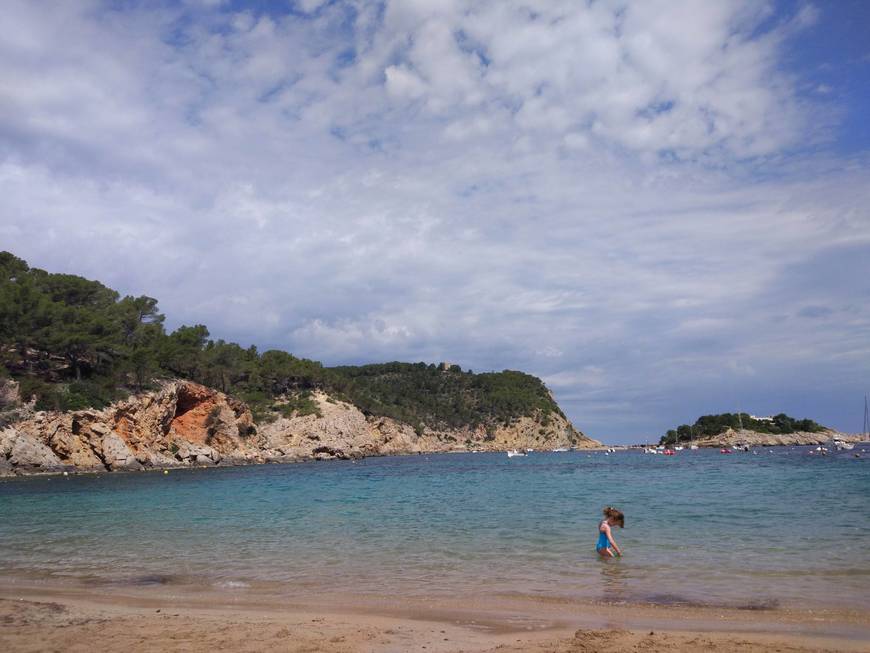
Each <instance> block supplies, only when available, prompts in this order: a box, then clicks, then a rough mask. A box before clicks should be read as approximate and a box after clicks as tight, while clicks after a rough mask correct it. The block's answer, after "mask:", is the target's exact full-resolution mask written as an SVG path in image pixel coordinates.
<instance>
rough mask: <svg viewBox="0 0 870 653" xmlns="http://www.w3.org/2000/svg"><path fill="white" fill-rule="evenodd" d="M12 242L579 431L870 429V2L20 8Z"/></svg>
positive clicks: (1, 155)
mask: <svg viewBox="0 0 870 653" xmlns="http://www.w3.org/2000/svg"><path fill="white" fill-rule="evenodd" d="M2 14H3V15H2V20H0V249H6V250H9V251H12V252H13V253H15V254H16V255H18V256H20V257H22V258H24V259H25V260H26V261H28V263H30V264H31V265H32V266H35V267H40V268H43V269H47V270H49V271H53V272H69V273H74V274H80V275H82V276H86V277H88V278H93V279H99V280H100V281H102V282H104V283H105V284H107V285H109V286H111V287H113V288H115V289H117V290H119V291H120V292H122V293H124V294H134V295H139V294H146V295H149V296H152V297H156V298H157V299H158V300H159V302H160V307H161V309H162V311H163V312H164V313H165V314H166V315H167V326H169V327H171V328H175V327H177V326H179V325H181V324H196V323H203V324H206V325H208V327H209V329H210V331H211V334H212V337H214V338H223V339H226V340H231V341H236V342H239V343H240V344H242V345H244V346H248V345H251V344H255V345H257V346H258V347H259V348H260V350H265V349H268V348H281V349H286V350H288V351H290V352H292V353H294V354H295V355H298V356H304V357H309V358H314V359H317V360H321V361H323V362H324V363H326V364H358V363H368V362H381V361H390V360H403V361H412V362H415V361H421V360H422V361H427V362H440V361H450V362H452V363H456V364H459V365H461V366H462V367H463V369H472V370H474V371H475V372H478V371H489V370H502V369H519V370H524V371H527V372H529V373H532V374H535V375H537V376H540V377H541V378H542V379H544V381H545V382H546V383H547V385H548V387H549V388H550V389H551V390H552V391H553V393H554V394H555V396H556V398H557V400H558V401H559V404H560V405H561V406H562V408H563V409H564V411H565V412H566V413H567V415H568V416H569V417H570V418H571V419H572V421H573V422H574V424H575V426H576V427H577V428H578V429H580V430H582V431H583V432H585V433H587V434H588V435H591V436H593V437H596V438H598V439H602V440H604V441H607V442H613V443H623V442H639V441H646V440H649V441H652V440H655V439H657V438H658V437H659V436H660V435H661V434H662V433H663V432H664V431H665V430H666V429H668V428H671V427H673V426H675V425H678V424H682V423H690V422H692V421H694V420H695V418H697V417H698V416H699V415H702V414H709V413H720V412H735V411H738V410H739V411H743V412H749V413H754V414H757V415H767V414H773V413H778V412H786V413H788V414H790V415H793V416H796V417H810V418H813V419H816V420H817V421H819V422H821V423H823V424H826V425H829V426H832V427H835V428H838V429H842V430H845V431H847V432H857V431H860V429H861V426H862V418H863V401H864V399H863V398H864V394H865V393H866V392H870V120H868V119H867V116H868V114H870V3H867V2H862V1H860V0H856V1H848V0H843V1H841V2H833V1H832V2H814V3H810V2H738V1H734V0H719V1H717V2H707V1H706V0H698V1H694V2H674V1H671V0H662V1H658V0H644V1H643V2H623V1H595V0H593V1H590V2H580V1H578V0H554V1H538V2H533V3H526V2H517V1H515V0H492V1H491V0H475V1H473V2H464V1H460V0H403V1H395V0H389V1H387V2H363V1H356V0H328V1H324V0H297V1H290V0H286V1H285V0H272V1H268V2H267V1H265V0H261V1H258V2H242V1H241V0H236V1H231V2H221V1H219V0H200V1H193V0H190V1H187V2H180V1H178V2H144V1H142V2H134V1H123V0H116V1H114V2H97V1H93V0H78V1H76V2H65V1H57V2H46V1H43V0H20V1H19V0H5V1H4V3H3V7H2Z"/></svg>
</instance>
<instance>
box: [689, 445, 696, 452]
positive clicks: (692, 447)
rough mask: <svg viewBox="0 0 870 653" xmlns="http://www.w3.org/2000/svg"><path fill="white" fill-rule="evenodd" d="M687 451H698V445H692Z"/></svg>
mask: <svg viewBox="0 0 870 653" xmlns="http://www.w3.org/2000/svg"><path fill="white" fill-rule="evenodd" d="M689 449H691V450H692V451H697V450H698V445H697V444H693V445H692V446H691V447H689Z"/></svg>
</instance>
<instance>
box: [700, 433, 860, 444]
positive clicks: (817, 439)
mask: <svg viewBox="0 0 870 653" xmlns="http://www.w3.org/2000/svg"><path fill="white" fill-rule="evenodd" d="M832 438H837V439H838V440H843V441H845V442H860V440H861V436H858V435H846V434H843V433H838V432H837V431H831V430H824V431H819V432H816V433H811V432H807V431H799V432H796V433H788V434H784V435H777V434H773V433H759V432H758V431H748V430H745V429H743V430H740V429H728V430H727V431H725V432H724V433H722V434H720V435H717V436H715V437H711V438H704V439H702V440H695V441H694V444H697V445H698V446H699V447H735V446H737V445H743V444H746V445H748V446H750V447H775V446H781V445H785V446H797V445H809V444H812V445H817V444H824V443H826V442H829V441H830V440H831V439H832Z"/></svg>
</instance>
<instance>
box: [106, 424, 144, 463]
mask: <svg viewBox="0 0 870 653" xmlns="http://www.w3.org/2000/svg"><path fill="white" fill-rule="evenodd" d="M102 449H103V462H104V463H105V464H106V467H108V468H109V469H110V470H112V471H116V470H119V469H128V470H132V469H142V464H141V463H140V462H139V461H138V460H136V456H135V454H134V453H133V452H132V451H131V450H130V447H128V446H127V443H126V442H124V441H123V440H122V439H121V438H119V437H118V436H117V435H116V434H114V433H108V434H107V435H104V436H103V441H102Z"/></svg>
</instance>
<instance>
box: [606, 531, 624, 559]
mask: <svg viewBox="0 0 870 653" xmlns="http://www.w3.org/2000/svg"><path fill="white" fill-rule="evenodd" d="M604 529H605V530H604V532H605V533H607V541H608V542H610V546H612V547H613V550H614V551H616V553H617V554H618V555H620V556H621V555H622V551H620V550H619V547H618V546H616V541H615V540H614V539H613V535H611V534H610V524H605V525H604Z"/></svg>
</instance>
